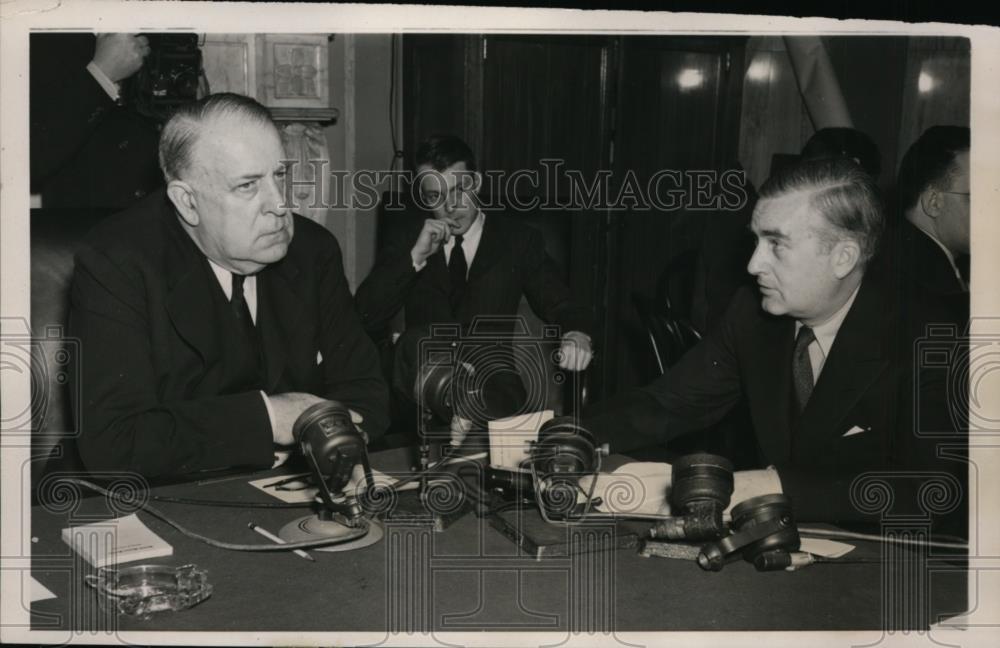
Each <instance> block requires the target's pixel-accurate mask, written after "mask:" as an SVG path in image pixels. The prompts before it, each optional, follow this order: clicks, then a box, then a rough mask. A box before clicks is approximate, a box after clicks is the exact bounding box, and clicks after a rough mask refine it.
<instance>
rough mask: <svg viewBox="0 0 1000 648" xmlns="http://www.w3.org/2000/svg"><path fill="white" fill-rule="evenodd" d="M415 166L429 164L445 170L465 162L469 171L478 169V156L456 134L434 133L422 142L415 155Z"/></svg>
mask: <svg viewBox="0 0 1000 648" xmlns="http://www.w3.org/2000/svg"><path fill="white" fill-rule="evenodd" d="M413 158H414V159H413V163H414V168H419V167H421V166H423V165H425V164H426V165H428V166H429V167H431V168H432V169H434V170H435V171H444V170H445V169H447V168H448V167H450V166H451V165H453V164H458V163H459V162H464V163H465V168H466V169H467V170H469V171H475V170H476V156H475V154H474V153H473V152H472V149H471V148H469V145H468V144H466V143H465V142H464V141H463V140H462V139H461V138H459V137H457V136H455V135H432V136H431V137H428V138H427V139H426V140H424V141H423V142H421V143H420V146H418V147H417V152H416V154H415V155H414V156H413Z"/></svg>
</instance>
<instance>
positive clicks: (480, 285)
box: [356, 136, 593, 436]
mask: <svg viewBox="0 0 1000 648" xmlns="http://www.w3.org/2000/svg"><path fill="white" fill-rule="evenodd" d="M415 157H416V160H415V161H416V170H417V174H416V186H417V187H418V189H419V192H420V200H421V202H422V203H423V205H424V206H425V207H426V208H427V209H429V210H430V212H431V214H432V217H431V218H427V219H425V220H423V221H422V222H421V221H417V220H414V221H413V223H412V226H411V227H410V228H409V229H408V230H407V231H405V232H404V233H403V234H402V235H401V236H400V237H399V239H398V240H395V241H390V242H389V243H388V245H386V247H385V249H384V250H383V251H382V253H381V254H380V256H379V258H378V259H377V260H376V264H375V267H374V268H373V269H372V271H371V274H369V276H368V277H367V278H366V279H365V281H364V282H363V283H362V285H361V287H360V288H358V291H357V295H356V301H357V304H358V310H359V311H360V313H361V317H362V320H363V321H364V323H365V327H366V329H368V330H369V331H373V332H375V331H379V330H380V329H384V328H385V326H386V324H387V323H388V322H389V320H391V319H392V318H393V317H394V316H395V315H396V313H398V312H399V311H400V309H402V308H404V307H405V317H406V333H404V336H403V338H401V340H400V342H399V343H398V344H397V345H396V346H397V348H398V350H397V352H396V354H395V369H394V378H393V382H394V383H395V384H394V386H395V387H396V388H397V390H398V391H399V392H400V394H401V395H403V396H404V397H405V396H407V395H410V394H412V393H413V384H414V380H415V377H416V371H417V366H418V364H419V359H418V358H417V357H416V355H417V347H418V345H419V344H418V343H419V339H420V338H421V337H423V336H425V335H427V333H428V332H429V328H430V327H431V326H432V325H435V324H449V323H454V324H459V325H461V326H462V327H463V329H466V330H467V329H468V327H469V325H470V324H471V323H472V322H473V319H474V318H476V317H479V316H487V317H492V318H506V321H502V322H497V320H496V319H494V320H493V323H494V324H495V326H491V327H489V330H483V329H480V330H477V333H488V334H490V335H492V336H496V338H497V339H502V338H503V337H504V336H510V335H511V332H512V329H513V326H514V325H513V323H512V321H511V319H512V318H513V317H514V316H515V315H516V314H517V311H518V305H519V304H520V301H521V296H522V295H524V296H526V297H527V299H528V303H529V304H530V305H531V307H532V309H533V310H534V311H535V313H536V314H538V315H539V316H540V317H541V318H542V319H543V320H544V321H546V322H548V323H550V324H557V325H559V326H560V327H561V329H562V331H563V333H562V344H561V349H560V366H561V367H562V368H564V369H569V370H573V371H580V370H583V369H585V368H586V367H587V365H588V364H589V363H590V360H591V358H592V356H593V351H592V348H591V340H590V336H589V335H588V331H589V330H590V328H591V325H590V317H589V314H588V311H587V309H585V308H583V307H581V306H578V305H576V304H574V303H573V301H572V300H571V299H570V295H569V289H568V288H567V287H566V284H565V283H564V282H563V281H562V279H560V278H559V275H558V273H557V271H556V269H555V266H554V263H553V261H552V259H551V258H550V257H549V256H548V254H547V253H546V251H545V245H544V243H543V241H542V237H541V234H540V233H539V232H538V231H537V230H535V229H533V228H530V227H527V226H525V225H522V224H520V223H518V222H517V221H516V220H514V219H510V218H505V217H504V216H502V215H500V214H496V213H490V214H489V215H487V214H485V213H483V211H482V210H481V209H480V207H479V203H478V201H477V197H476V194H477V192H478V190H479V188H480V184H481V175H480V174H479V173H478V171H477V169H476V161H475V157H474V155H473V152H472V150H471V149H470V148H469V147H468V145H467V144H465V142H463V141H462V140H460V139H459V138H457V137H454V136H439V137H432V138H430V139H428V140H427V141H425V142H424V143H422V144H421V145H420V147H418V149H417V152H416V156H415ZM474 355H475V354H474ZM483 355H486V354H483ZM490 357H492V358H494V359H496V360H497V361H498V363H499V364H503V365H504V367H499V365H498V366H494V367H491V368H484V367H478V368H479V369H484V370H485V371H488V372H491V375H492V376H493V380H492V381H491V382H490V385H489V389H488V390H487V391H488V392H489V393H488V394H487V395H488V397H492V399H493V400H492V402H493V403H494V404H495V406H494V407H492V408H491V410H492V413H493V415H494V416H503V415H509V414H512V413H514V412H515V411H519V410H522V408H525V407H527V408H528V409H531V408H535V407H537V406H538V405H539V401H540V400H541V397H542V395H540V394H534V393H529V391H528V390H526V389H525V388H524V386H523V385H522V383H521V380H520V379H519V378H518V377H517V376H516V375H515V371H514V368H513V358H512V356H511V355H510V354H507V353H501V354H495V355H492V356H490ZM504 360H506V361H508V362H504ZM453 423H454V427H456V433H457V434H458V435H459V436H461V434H462V432H461V431H460V430H459V429H458V428H462V427H463V426H464V427H465V428H467V427H468V423H469V422H468V421H453Z"/></svg>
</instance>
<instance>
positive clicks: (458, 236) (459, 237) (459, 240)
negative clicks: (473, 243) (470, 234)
mask: <svg viewBox="0 0 1000 648" xmlns="http://www.w3.org/2000/svg"><path fill="white" fill-rule="evenodd" d="M464 240H465V237H464V236H462V235H461V234H456V235H455V245H461V244H462V242H463V241H464Z"/></svg>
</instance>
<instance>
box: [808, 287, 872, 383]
mask: <svg viewBox="0 0 1000 648" xmlns="http://www.w3.org/2000/svg"><path fill="white" fill-rule="evenodd" d="M860 288H861V284H858V287H857V288H855V289H854V292H852V293H851V296H850V297H848V299H847V301H846V302H844V305H843V306H841V307H840V309H839V310H838V311H837V312H836V313H834V314H833V317H831V318H830V319H828V320H827V321H825V322H823V323H822V324H817V325H816V326H814V327H812V330H813V335H815V336H816V339H815V340H813V341H812V342H810V343H809V364H811V365H812V372H813V384H814V385H815V384H816V383H818V382H819V374H820V372H821V371H823V365H824V364H825V363H826V357H827V356H828V355H830V349H831V348H832V347H833V341H834V340H835V339H837V331H839V330H840V325H841V324H843V323H844V318H845V317H847V311H849V310H851V304H853V303H854V298H855V297H857V296H858V290H859V289H860ZM802 326H803V324H802V322H798V321H796V322H795V335H796V336H798V334H799V329H801V328H802Z"/></svg>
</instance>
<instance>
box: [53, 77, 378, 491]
mask: <svg viewBox="0 0 1000 648" xmlns="http://www.w3.org/2000/svg"><path fill="white" fill-rule="evenodd" d="M159 148H160V150H159V158H160V164H161V166H162V169H163V174H164V176H165V178H166V180H167V187H166V189H165V190H159V191H157V192H156V193H154V194H151V195H150V196H148V197H147V198H146V199H144V200H143V201H141V202H139V203H138V204H136V205H135V206H134V207H132V208H131V209H129V210H127V211H125V212H123V213H121V214H118V215H117V216H113V217H111V218H108V219H106V220H104V221H102V222H101V223H100V224H99V225H98V226H97V227H96V228H95V229H94V230H93V231H92V232H91V233H90V234H89V235H88V237H87V240H86V241H85V242H84V244H83V245H82V247H81V250H80V252H79V253H78V255H77V260H76V271H75V275H74V278H73V285H72V293H71V294H72V297H71V299H72V302H71V307H70V308H71V310H70V320H69V333H70V336H72V337H76V338H78V339H79V340H80V353H81V356H82V357H81V362H80V367H79V372H78V373H79V383H78V384H77V385H75V386H74V389H73V395H74V396H75V398H76V402H75V407H76V408H77V412H78V418H79V420H80V422H81V425H82V428H83V429H82V434H81V436H80V438H79V441H78V448H79V453H80V457H81V458H82V460H83V463H84V465H85V467H86V468H87V469H88V470H91V471H132V472H137V473H140V474H142V475H144V476H147V477H165V476H177V475H184V474H188V473H193V472H196V471H203V470H208V469H216V468H223V467H231V466H255V467H267V466H270V465H271V464H272V463H273V461H274V446H275V445H277V446H288V445H290V444H292V443H293V441H294V439H293V437H292V426H293V424H294V423H295V420H296V419H297V418H298V416H299V415H300V414H301V413H302V412H303V411H304V410H305V409H306V408H308V407H309V406H310V405H312V404H314V403H317V402H320V401H322V400H323V399H335V400H339V401H341V402H343V403H344V404H346V405H347V406H348V407H350V408H351V409H352V411H353V412H354V414H355V422H356V423H357V422H362V421H363V423H362V425H363V427H364V429H365V431H366V432H367V433H368V434H369V435H371V436H372V438H374V437H377V436H378V435H380V434H381V433H382V432H383V430H384V429H385V427H386V424H387V421H386V414H385V413H386V410H387V407H388V398H387V396H388V394H387V389H386V386H385V382H384V380H383V379H382V377H381V373H380V371H379V365H378V356H377V353H376V351H375V347H374V345H373V344H372V342H371V340H369V339H368V337H367V336H366V335H365V333H364V330H363V329H362V328H361V323H360V322H359V320H358V317H357V315H356V313H355V311H354V309H353V303H352V301H351V295H350V292H349V291H348V288H347V282H346V280H345V277H344V272H343V264H342V259H341V252H340V248H339V246H338V245H337V241H336V239H335V238H334V237H333V235H332V234H330V232H328V231H327V230H325V229H324V228H323V227H321V226H319V225H317V224H316V223H313V222H312V221H309V220H308V219H305V218H302V217H301V216H298V215H295V214H292V213H291V212H290V211H289V209H288V206H287V205H286V204H285V194H284V190H285V186H284V179H285V170H284V167H283V165H282V160H283V159H284V157H285V156H284V151H283V150H282V146H281V139H280V137H279V135H278V130H277V128H276V127H275V125H274V123H273V121H272V120H271V116H270V113H268V111H267V109H266V108H264V107H263V106H261V105H260V104H259V103H257V102H256V101H254V100H253V99H250V98H248V97H243V96H240V95H234V94H216V95H211V96H209V97H207V98H205V99H202V100H199V101H197V102H195V103H193V104H188V105H185V106H183V107H181V108H179V109H178V110H177V112H176V113H175V114H174V115H173V117H172V118H171V119H170V121H169V122H168V123H167V124H166V126H165V128H164V131H163V136H162V138H161V140H160V147H159Z"/></svg>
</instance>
